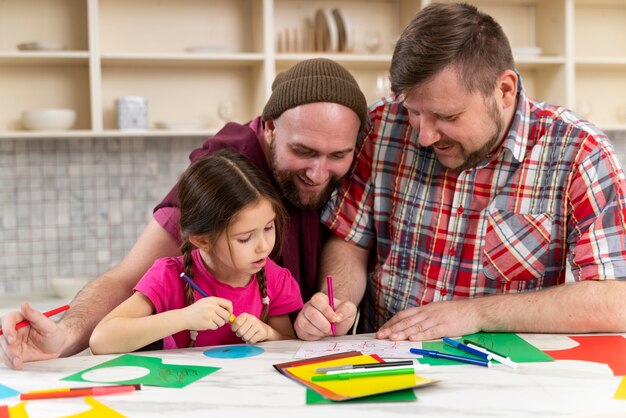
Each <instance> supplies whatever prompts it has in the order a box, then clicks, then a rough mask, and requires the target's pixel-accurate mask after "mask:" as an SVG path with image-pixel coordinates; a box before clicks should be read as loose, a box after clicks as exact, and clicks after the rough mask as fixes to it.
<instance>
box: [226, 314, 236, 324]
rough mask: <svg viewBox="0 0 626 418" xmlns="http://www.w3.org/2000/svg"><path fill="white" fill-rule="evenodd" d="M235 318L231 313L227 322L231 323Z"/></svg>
mask: <svg viewBox="0 0 626 418" xmlns="http://www.w3.org/2000/svg"><path fill="white" fill-rule="evenodd" d="M235 319H236V318H235V315H231V316H230V318H228V322H230V323H231V324H232V323H233V322H235Z"/></svg>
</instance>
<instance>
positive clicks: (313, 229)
mask: <svg viewBox="0 0 626 418" xmlns="http://www.w3.org/2000/svg"><path fill="white" fill-rule="evenodd" d="M262 140H263V122H262V120H261V117H260V116H259V117H257V118H255V119H253V120H252V121H251V122H250V123H249V124H246V125H240V124H238V123H233V122H230V123H228V124H226V126H224V128H222V130H220V131H219V132H218V133H217V134H215V136H213V137H210V138H209V139H207V140H206V141H205V142H204V144H202V147H201V148H196V149H195V150H193V151H192V152H191V154H190V155H189V159H190V160H191V162H194V161H196V160H198V159H199V158H202V157H205V156H207V155H210V154H212V153H214V152H216V151H218V150H220V149H223V148H231V149H233V150H235V151H237V152H239V153H240V154H242V155H243V156H245V157H246V158H248V159H249V160H250V162H251V163H252V164H254V165H255V166H256V167H257V168H258V169H259V170H261V172H263V173H264V174H265V175H266V176H267V177H268V179H270V180H271V182H272V184H273V185H274V187H275V188H276V190H277V192H278V194H279V195H280V194H281V193H280V189H279V188H278V185H277V184H276V182H275V180H274V177H273V176H272V172H271V170H270V168H269V166H268V164H267V160H266V159H265V153H264V152H263V148H261V144H260V141H262ZM176 195H177V189H176V186H174V188H172V190H170V192H169V193H168V194H167V196H165V198H164V199H163V201H162V202H161V203H159V204H158V205H157V206H156V207H155V208H154V217H155V219H156V220H157V222H159V224H160V225H161V226H163V228H165V230H166V231H168V232H169V233H170V235H172V237H173V238H174V239H175V240H176V241H177V242H178V243H181V238H180V232H179V219H180V211H179V210H178V199H177V196H176ZM282 201H283V204H284V205H285V208H286V210H287V214H288V221H287V224H286V225H285V236H284V238H283V246H282V252H281V257H280V259H279V260H277V263H278V264H279V265H281V266H283V267H286V268H288V269H289V271H291V274H292V275H293V276H294V277H295V278H296V280H297V281H298V285H299V286H300V293H301V294H302V299H303V300H305V301H308V300H309V299H310V298H311V296H312V295H313V294H314V293H315V292H316V291H317V256H318V253H319V250H320V247H321V237H322V231H321V229H322V224H320V220H319V213H318V211H315V210H302V209H298V208H295V207H293V205H291V204H290V203H289V202H287V201H286V200H285V199H282Z"/></svg>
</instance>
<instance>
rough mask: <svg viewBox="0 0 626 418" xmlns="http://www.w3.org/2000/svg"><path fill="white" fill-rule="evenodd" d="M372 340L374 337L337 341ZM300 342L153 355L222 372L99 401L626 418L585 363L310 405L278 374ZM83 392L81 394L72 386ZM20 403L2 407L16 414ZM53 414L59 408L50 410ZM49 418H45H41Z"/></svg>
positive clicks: (137, 407)
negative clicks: (409, 397) (380, 399)
mask: <svg viewBox="0 0 626 418" xmlns="http://www.w3.org/2000/svg"><path fill="white" fill-rule="evenodd" d="M521 336H522V337H523V338H525V339H526V340H528V341H529V342H531V343H533V344H534V345H536V346H537V347H538V348H551V349H555V348H566V347H567V345H568V342H571V340H570V339H568V338H567V337H566V336H562V335H533V334H526V335H521ZM340 338H341V339H370V338H372V335H357V336H348V337H340ZM301 344H303V342H302V341H298V340H291V341H277V342H269V343H263V344H260V346H261V347H263V348H264V349H265V352H264V353H263V354H261V355H259V356H256V357H248V358H243V359H215V358H208V357H206V356H204V355H202V352H203V351H204V350H206V348H195V349H184V350H171V351H154V352H148V353H141V354H140V355H149V356H158V357H162V358H163V359H164V362H166V363H179V364H196V365H204V366H215V367H221V370H219V371H217V372H215V373H213V374H211V375H209V376H206V377H205V378H203V379H202V380H200V381H198V382H196V383H193V384H191V385H189V386H187V387H185V388H182V389H170V388H158V387H145V386H144V388H143V390H142V391H140V392H136V393H132V394H124V395H110V396H100V397H98V398H97V400H98V401H100V402H102V403H104V404H106V405H108V406H109V407H111V408H113V409H115V410H117V411H119V412H120V413H123V414H125V415H127V416H129V417H181V416H198V417H200V416H202V417H209V416H211V417H220V418H229V417H239V416H241V417H244V416H245V417H256V416H263V417H266V416H267V417H270V416H272V417H277V418H278V417H280V418H291V417H297V418H304V417H314V418H321V417H332V418H335V417H337V418H345V417H359V418H366V417H375V418H383V417H395V416H409V415H410V416H423V417H458V416H461V415H464V416H477V417H511V416H513V417H517V416H519V417H527V416H533V417H561V416H579V417H592V416H593V417H606V416H614V417H624V416H626V400H615V399H612V398H613V395H614V393H615V390H616V389H617V387H618V385H619V383H620V381H621V379H622V377H620V376H613V374H612V372H611V370H610V369H609V368H608V366H606V365H603V364H597V363H589V362H582V361H555V362H547V363H523V364H520V367H519V368H518V369H511V368H508V367H505V366H502V365H496V366H494V367H491V368H489V369H487V368H483V367H476V366H472V365H459V366H437V367H431V368H430V369H427V370H424V371H423V372H421V373H420V374H421V375H423V376H425V377H428V378H432V379H437V380H439V381H440V382H439V383H437V384H435V385H433V386H429V387H424V388H421V389H417V390H416V394H417V397H418V400H417V401H416V402H399V403H360V404H356V403H352V404H350V403H336V404H333V405H306V404H305V387H304V386H302V385H300V384H298V383H296V382H294V381H292V380H290V379H288V378H286V377H285V376H283V375H281V374H280V373H278V372H277V371H275V370H274V368H273V367H272V365H273V364H275V363H281V362H285V361H290V360H293V359H294V354H295V353H296V351H297V350H298V348H299V347H300V345H301ZM114 357H116V356H113V355H103V356H78V357H71V358H64V359H56V360H48V361H41V362H34V363H29V364H26V365H25V368H24V370H22V371H12V370H9V369H7V368H6V367H4V366H0V383H3V384H5V385H7V386H10V387H12V388H14V389H17V390H20V391H28V390H33V389H41V388H48V387H58V386H69V385H71V384H72V383H73V382H63V383H67V385H65V384H64V385H59V379H61V378H63V377H66V376H68V375H70V374H73V373H75V372H78V371H81V370H84V369H86V368H88V367H91V366H94V365H96V364H99V363H102V362H104V361H106V360H109V359H111V358H114ZM74 386H79V385H74ZM17 402H18V401H17V400H16V398H10V399H9V400H8V401H7V400H4V401H3V400H0V404H1V403H8V404H11V405H14V404H16V403H17ZM51 405H52V406H54V408H52V407H51ZM85 409H88V406H87V405H85V404H84V403H83V402H82V399H80V398H78V399H66V400H59V399H57V400H54V401H31V402H30V403H29V404H28V405H27V411H28V412H29V414H30V416H32V417H34V416H48V417H49V416H59V415H50V413H51V412H50V411H52V410H56V411H60V410H62V411H63V412H64V413H63V414H60V415H71V413H77V412H79V411H81V410H85ZM36 413H42V414H43V415H36Z"/></svg>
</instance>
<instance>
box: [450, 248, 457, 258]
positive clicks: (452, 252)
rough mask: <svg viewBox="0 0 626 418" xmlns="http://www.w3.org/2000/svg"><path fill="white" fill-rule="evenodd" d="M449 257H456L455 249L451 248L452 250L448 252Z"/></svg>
mask: <svg viewBox="0 0 626 418" xmlns="http://www.w3.org/2000/svg"><path fill="white" fill-rule="evenodd" d="M450 255H451V256H452V257H454V256H455V255H456V249H455V248H452V249H451V250H450Z"/></svg>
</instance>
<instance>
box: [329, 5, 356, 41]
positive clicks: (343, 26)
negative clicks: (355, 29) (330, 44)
mask: <svg viewBox="0 0 626 418" xmlns="http://www.w3.org/2000/svg"><path fill="white" fill-rule="evenodd" d="M333 17H334V18H335V24H336V25H337V34H338V37H339V45H338V51H339V52H352V50H353V49H354V39H353V38H352V24H351V23H350V20H349V19H348V17H347V16H346V14H345V13H344V12H343V10H341V9H333Z"/></svg>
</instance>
